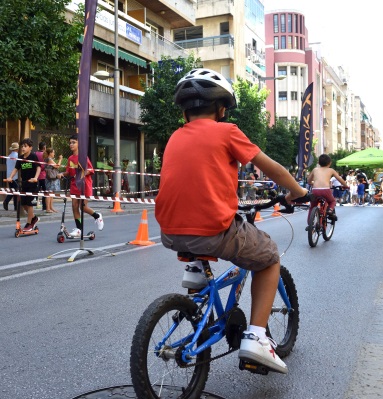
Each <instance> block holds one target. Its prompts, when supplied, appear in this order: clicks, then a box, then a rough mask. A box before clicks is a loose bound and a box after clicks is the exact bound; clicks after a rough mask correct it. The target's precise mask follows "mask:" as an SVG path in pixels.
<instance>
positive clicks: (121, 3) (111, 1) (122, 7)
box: [104, 0, 125, 12]
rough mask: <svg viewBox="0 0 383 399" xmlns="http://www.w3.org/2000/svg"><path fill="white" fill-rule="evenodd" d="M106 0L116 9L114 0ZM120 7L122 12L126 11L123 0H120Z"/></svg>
mask: <svg viewBox="0 0 383 399" xmlns="http://www.w3.org/2000/svg"><path fill="white" fill-rule="evenodd" d="M104 1H105V3H107V4H109V5H110V6H111V7H112V8H113V9H114V0H104ZM118 9H119V10H120V11H122V12H125V10H124V3H123V2H122V1H118Z"/></svg>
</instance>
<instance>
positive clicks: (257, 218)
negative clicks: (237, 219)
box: [254, 211, 263, 220]
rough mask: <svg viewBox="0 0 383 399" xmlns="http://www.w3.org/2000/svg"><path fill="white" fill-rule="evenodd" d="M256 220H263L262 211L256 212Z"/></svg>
mask: <svg viewBox="0 0 383 399" xmlns="http://www.w3.org/2000/svg"><path fill="white" fill-rule="evenodd" d="M254 220H263V217H261V212H259V211H258V212H257V213H256V214H255V219H254Z"/></svg>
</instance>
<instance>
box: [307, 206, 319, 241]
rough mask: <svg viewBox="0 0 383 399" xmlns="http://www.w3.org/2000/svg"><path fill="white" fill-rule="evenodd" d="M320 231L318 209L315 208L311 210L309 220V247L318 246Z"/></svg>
mask: <svg viewBox="0 0 383 399" xmlns="http://www.w3.org/2000/svg"><path fill="white" fill-rule="evenodd" d="M320 229H321V227H320V217H319V208H318V207H317V206H315V207H314V208H313V209H312V210H311V214H310V218H309V229H308V239H309V244H310V247H316V245H317V244H318V240H319V236H320Z"/></svg>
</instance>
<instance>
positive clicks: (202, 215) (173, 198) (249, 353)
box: [155, 68, 307, 373]
mask: <svg viewBox="0 0 383 399" xmlns="http://www.w3.org/2000/svg"><path fill="white" fill-rule="evenodd" d="M174 99H175V103H176V104H177V105H179V106H180V107H181V108H182V110H183V114H184V118H185V120H186V124H185V125H184V126H183V127H181V128H180V129H178V130H177V131H175V132H174V133H173V135H172V136H171V137H170V139H169V141H168V144H167V146H166V149H165V152H164V157H163V166H162V170H161V182H160V189H159V193H158V196H157V198H156V209H155V212H156V213H155V214H156V219H157V221H158V223H159V224H160V227H161V239H162V243H163V244H164V246H165V247H167V248H170V249H172V250H174V251H182V252H192V253H194V254H204V255H210V256H214V257H218V258H221V259H224V260H228V261H231V262H232V263H234V264H235V265H237V266H240V267H242V268H244V269H249V270H252V271H254V276H253V279H252V285H251V295H252V307H251V318H250V326H249V327H248V329H247V330H246V331H245V332H244V334H243V337H242V341H241V346H240V351H239V357H240V358H241V359H247V360H250V361H253V362H256V363H260V364H263V365H265V366H267V367H269V368H270V369H272V370H274V371H278V372H281V373H287V366H286V365H285V363H284V362H283V361H282V360H281V359H280V358H279V357H278V355H277V354H276V353H275V352H274V347H273V346H272V345H274V344H273V343H272V342H271V341H270V340H269V339H268V338H267V336H266V325H267V321H268V318H269V316H270V311H271V307H272V304H273V300H274V297H275V293H276V290H277V285H278V281H279V273H280V263H279V254H278V249H277V246H276V244H275V243H274V242H273V241H272V240H271V239H270V236H269V235H268V234H266V233H264V232H262V231H260V230H258V229H257V228H256V227H255V226H253V225H251V224H250V223H248V222H247V221H244V220H243V218H242V217H240V216H239V215H237V213H236V211H237V209H238V197H237V185H238V162H240V163H241V164H243V165H245V164H247V163H248V162H252V163H253V164H254V165H255V166H256V167H257V168H259V169H261V170H262V171H263V172H264V173H265V174H267V176H268V177H270V178H271V179H272V180H273V181H275V182H276V183H277V184H279V185H281V186H283V187H285V188H287V189H289V190H290V193H289V194H287V196H286V199H287V201H288V202H291V201H292V200H293V199H295V198H299V197H302V196H304V195H305V194H306V193H307V190H306V189H304V188H302V187H300V186H299V185H298V184H297V183H296V182H295V180H294V178H293V177H292V176H291V175H290V174H289V173H288V171H287V170H286V169H285V168H284V167H282V166H281V165H280V164H278V163H277V162H275V161H273V160H272V159H270V158H269V157H268V156H267V155H266V154H264V153H263V152H262V151H261V150H260V148H259V147H258V146H257V145H255V144H253V143H251V142H250V140H249V139H248V138H247V137H246V136H245V134H244V133H243V132H242V131H241V130H239V128H238V127H237V126H236V125H234V124H231V123H223V122H221V121H222V120H223V118H224V116H225V111H226V110H227V109H230V108H235V107H236V105H237V104H236V99H235V96H234V91H233V89H232V87H231V85H230V83H229V82H228V81H227V80H226V79H225V78H224V77H223V76H222V75H221V74H219V73H217V72H215V71H212V70H208V69H203V68H200V69H194V70H192V71H191V72H189V73H188V74H187V75H185V76H184V77H183V78H182V79H181V80H180V81H179V82H178V84H177V87H176V90H175V97H174ZM222 172H224V173H222ZM185 176H188V179H187V183H186V184H185ZM214 176H219V178H218V179H217V178H216V177H214ZM194 269H197V270H190V272H189V273H193V272H197V273H201V274H202V270H201V269H198V267H196V268H194Z"/></svg>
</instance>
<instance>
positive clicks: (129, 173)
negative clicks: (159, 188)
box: [0, 155, 161, 177]
mask: <svg viewBox="0 0 383 399" xmlns="http://www.w3.org/2000/svg"><path fill="white" fill-rule="evenodd" d="M0 158H4V159H13V160H16V161H24V162H29V163H38V164H39V165H51V164H48V163H47V162H41V161H32V160H30V159H24V158H13V157H6V156H4V155H0ZM56 165H58V164H56ZM58 166H60V168H66V166H64V165H58ZM69 168H70V169H77V168H72V167H69ZM88 170H92V171H94V172H102V173H121V174H127V175H144V176H157V177H160V176H161V175H160V174H158V173H141V172H127V171H122V170H110V169H94V168H90V169H88Z"/></svg>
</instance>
